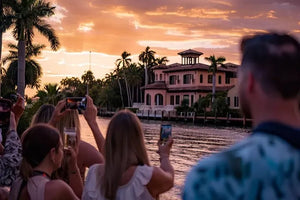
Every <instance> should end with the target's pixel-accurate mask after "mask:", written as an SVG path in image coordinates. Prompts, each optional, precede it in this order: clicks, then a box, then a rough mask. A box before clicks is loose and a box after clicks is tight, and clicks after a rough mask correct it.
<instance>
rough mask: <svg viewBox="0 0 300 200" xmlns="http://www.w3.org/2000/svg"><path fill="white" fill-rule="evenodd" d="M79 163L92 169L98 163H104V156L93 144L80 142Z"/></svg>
mask: <svg viewBox="0 0 300 200" xmlns="http://www.w3.org/2000/svg"><path fill="white" fill-rule="evenodd" d="M77 158H78V161H79V162H80V163H83V164H84V165H85V166H86V167H90V166H91V165H93V164H96V163H103V162H104V159H103V156H102V154H101V153H100V152H99V151H98V150H97V149H96V148H95V147H94V146H93V145H91V144H89V143H87V142H85V141H80V143H79V151H78V156H77Z"/></svg>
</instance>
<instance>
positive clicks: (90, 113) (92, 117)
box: [84, 96, 105, 154]
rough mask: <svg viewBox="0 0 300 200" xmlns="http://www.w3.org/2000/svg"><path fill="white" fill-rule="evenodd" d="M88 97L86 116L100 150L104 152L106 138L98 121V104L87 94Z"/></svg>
mask: <svg viewBox="0 0 300 200" xmlns="http://www.w3.org/2000/svg"><path fill="white" fill-rule="evenodd" d="M86 99H87V105H86V110H85V112H84V118H85V120H86V121H87V123H88V125H89V127H90V128H91V130H92V133H93V135H94V138H95V141H96V144H97V147H98V150H99V151H100V152H101V153H102V154H103V150H104V143H105V139H104V137H103V135H102V133H101V131H100V129H99V126H98V124H97V121H96V117H97V108H96V106H94V104H93V99H92V98H91V97H89V96H86Z"/></svg>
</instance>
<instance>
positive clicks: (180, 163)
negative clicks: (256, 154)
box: [80, 116, 247, 200]
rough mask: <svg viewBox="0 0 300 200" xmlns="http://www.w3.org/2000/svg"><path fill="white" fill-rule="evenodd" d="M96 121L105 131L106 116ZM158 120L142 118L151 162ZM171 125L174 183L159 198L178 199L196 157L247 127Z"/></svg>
mask: <svg viewBox="0 0 300 200" xmlns="http://www.w3.org/2000/svg"><path fill="white" fill-rule="evenodd" d="M80 121H81V126H82V127H81V133H82V134H81V137H82V139H83V140H85V141H87V142H89V143H90V144H92V145H93V146H95V147H96V143H95V140H94V137H93V135H92V132H91V130H90V129H89V127H88V125H87V123H86V122H85V120H84V118H83V116H80ZM97 122H98V125H99V127H100V130H101V132H102V133H103V134H104V135H105V134H106V130H107V126H108V123H109V119H103V118H98V119H97ZM160 124H161V122H160V121H146V120H145V121H142V125H143V128H144V131H145V141H146V147H147V150H148V155H149V159H150V161H151V164H152V165H154V166H159V164H160V163H159V160H158V159H159V157H158V155H157V154H156V150H157V145H156V143H157V140H158V138H159V130H160ZM172 125H173V126H172V135H173V138H174V144H173V148H172V153H171V157H170V160H171V163H172V165H173V167H174V169H175V186H174V188H173V189H171V190H170V191H169V192H167V193H165V194H163V195H162V196H161V199H172V200H173V199H180V193H181V187H182V185H183V184H184V180H185V176H186V174H187V172H188V171H189V169H190V168H191V166H193V165H194V164H196V162H197V161H198V160H199V159H201V158H203V157H205V156H208V155H209V154H211V153H214V152H218V151H220V150H222V149H224V148H226V147H228V146H229V145H231V144H233V143H234V142H236V141H239V140H241V139H243V138H244V137H245V136H246V135H247V133H246V132H247V130H244V129H238V128H222V129H221V128H210V127H201V126H193V125H190V124H189V125H187V124H179V123H173V124H172Z"/></svg>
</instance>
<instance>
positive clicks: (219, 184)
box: [183, 134, 299, 199]
mask: <svg viewBox="0 0 300 200" xmlns="http://www.w3.org/2000/svg"><path fill="white" fill-rule="evenodd" d="M295 158H299V151H298V150H296V149H293V148H292V146H290V145H289V144H288V143H287V142H285V141H284V140H282V139H280V138H279V137H276V136H272V135H266V134H256V135H251V136H249V137H247V138H246V139H244V140H243V141H241V142H239V143H237V144H235V145H233V146H232V147H230V148H229V149H227V150H224V151H222V152H220V153H217V154H214V155H211V156H209V157H207V158H204V159H202V160H201V161H199V162H198V163H197V164H196V165H195V166H194V167H193V168H192V170H191V171H190V172H189V174H188V176H187V179H186V182H185V188H184V194H183V199H197V198H198V197H199V198H200V197H201V198H202V199H218V198H221V199H230V198H229V196H231V195H233V194H234V193H235V194H234V196H235V197H238V196H239V195H243V193H242V191H244V189H245V188H249V187H251V185H249V184H251V183H253V182H256V180H258V179H261V180H264V179H269V178H271V177H272V176H273V175H274V174H276V173H277V171H276V170H277V169H278V167H280V166H279V165H280V164H281V165H286V166H289V163H288V162H289V161H290V160H295ZM295 168H299V166H298V165H297V166H295ZM278 176H281V175H280V174H278ZM248 183H249V184H248ZM245 190H246V189H245ZM239 193H240V194H239Z"/></svg>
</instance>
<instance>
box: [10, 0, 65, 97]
mask: <svg viewBox="0 0 300 200" xmlns="http://www.w3.org/2000/svg"><path fill="white" fill-rule="evenodd" d="M10 2H12V3H10V5H9V6H10V8H11V10H10V11H11V12H10V13H9V14H8V15H7V17H11V19H12V25H13V35H14V37H15V38H16V39H17V40H18V84H17V85H18V93H19V94H20V95H22V96H24V92H25V48H26V46H31V45H32V40H33V37H34V28H35V29H37V30H38V31H39V33H41V34H42V35H43V36H45V37H46V38H47V39H48V41H49V42H50V44H51V48H52V49H53V50H57V49H58V47H59V45H60V44H59V41H58V37H57V36H56V35H55V32H54V29H53V28H52V27H51V25H50V24H48V23H47V22H46V21H45V20H44V18H46V17H50V16H52V15H54V9H55V7H52V6H50V3H48V2H45V1H44V0H22V1H20V0H10Z"/></svg>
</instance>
